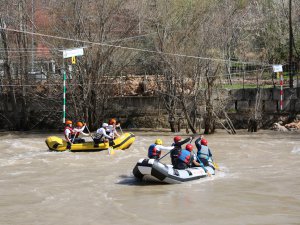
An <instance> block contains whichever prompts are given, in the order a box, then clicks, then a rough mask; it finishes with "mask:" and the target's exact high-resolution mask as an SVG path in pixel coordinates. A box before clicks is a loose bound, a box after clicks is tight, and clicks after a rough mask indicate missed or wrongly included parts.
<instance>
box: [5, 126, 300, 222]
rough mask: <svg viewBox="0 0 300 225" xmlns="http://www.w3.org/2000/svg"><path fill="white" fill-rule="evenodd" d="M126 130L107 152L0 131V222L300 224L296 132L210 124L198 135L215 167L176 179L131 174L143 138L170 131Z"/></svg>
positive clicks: (299, 138) (167, 138) (168, 138)
mask: <svg viewBox="0 0 300 225" xmlns="http://www.w3.org/2000/svg"><path fill="white" fill-rule="evenodd" d="M134 133H135V135H136V141H135V143H134V144H133V145H132V146H131V147H130V149H128V150H126V151H115V154H114V155H109V154H108V152H107V151H102V152H89V153H86V152H83V153H78V152H76V153H72V152H49V151H48V150H47V147H46V145H45V142H44V141H45V138H46V137H47V136H49V134H42V133H2V134H1V136H0V168H1V170H0V224H1V225H20V224H22V225H27V224H28V225H35V224H36V225H50V224H51V225H52V224H63V225H87V224H122V225H125V224H131V225H135V224H198V225H199V224H214V225H216V224H222V225H224V224H225V225H226V224H230V225H235V224H251V225H252V224H253V225H254V224H263V225H265V224H300V133H296V132H290V133H277V132H275V131H259V132H258V133H247V132H245V131H238V134H237V135H228V134H226V133H225V132H224V131H218V132H217V133H216V134H214V135H209V136H207V137H206V138H207V139H208V141H209V145H210V147H211V149H212V151H213V154H214V158H215V160H216V161H217V163H218V164H219V166H220V168H221V171H217V173H216V175H215V176H213V177H212V178H205V179H200V180H197V181H192V182H188V183H183V184H176V185H161V184H155V183H151V184H149V183H144V182H137V181H136V180H135V178H134V177H133V175H132V169H133V167H134V166H135V164H136V162H137V161H138V159H140V158H143V157H145V156H146V155H147V148H148V146H149V145H150V144H151V143H152V142H153V141H154V140H155V139H156V138H162V140H163V141H164V144H165V145H169V144H171V142H172V137H173V134H171V133H168V132H145V131H143V132H142V131H139V132H134ZM55 135H60V136H61V137H62V135H61V134H55ZM163 162H166V163H169V162H170V157H169V156H167V157H165V158H164V159H163Z"/></svg>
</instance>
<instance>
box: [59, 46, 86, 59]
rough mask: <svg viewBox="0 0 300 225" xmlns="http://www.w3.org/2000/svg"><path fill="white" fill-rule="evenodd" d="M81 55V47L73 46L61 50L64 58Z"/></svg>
mask: <svg viewBox="0 0 300 225" xmlns="http://www.w3.org/2000/svg"><path fill="white" fill-rule="evenodd" d="M82 55H83V48H73V49H67V50H63V57H64V59H65V58H71V57H72V56H82Z"/></svg>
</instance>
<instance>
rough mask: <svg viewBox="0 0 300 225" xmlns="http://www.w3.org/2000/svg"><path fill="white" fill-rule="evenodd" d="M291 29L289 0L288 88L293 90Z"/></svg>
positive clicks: (290, 2)
mask: <svg viewBox="0 0 300 225" xmlns="http://www.w3.org/2000/svg"><path fill="white" fill-rule="evenodd" d="M293 42H294V37H293V27H292V0H289V68H290V69H289V86H290V88H293V75H294V65H293Z"/></svg>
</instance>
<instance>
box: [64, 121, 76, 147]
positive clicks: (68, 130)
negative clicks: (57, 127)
mask: <svg viewBox="0 0 300 225" xmlns="http://www.w3.org/2000/svg"><path fill="white" fill-rule="evenodd" d="M65 124H66V126H65V130H64V135H65V139H66V141H67V149H70V148H71V146H72V140H73V139H74V137H75V132H74V129H73V127H72V124H73V122H72V121H71V120H66V123H65Z"/></svg>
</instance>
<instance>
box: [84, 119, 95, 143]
mask: <svg viewBox="0 0 300 225" xmlns="http://www.w3.org/2000/svg"><path fill="white" fill-rule="evenodd" d="M84 125H85V127H86V129H87V131H88V132H89V134H90V136H91V138H92V139H93V141H94V138H93V135H92V133H91V132H90V130H89V128H88V126H87V125H86V123H85V124H84Z"/></svg>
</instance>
